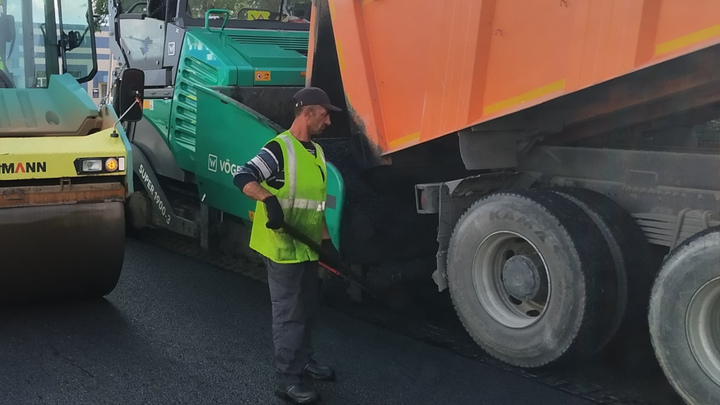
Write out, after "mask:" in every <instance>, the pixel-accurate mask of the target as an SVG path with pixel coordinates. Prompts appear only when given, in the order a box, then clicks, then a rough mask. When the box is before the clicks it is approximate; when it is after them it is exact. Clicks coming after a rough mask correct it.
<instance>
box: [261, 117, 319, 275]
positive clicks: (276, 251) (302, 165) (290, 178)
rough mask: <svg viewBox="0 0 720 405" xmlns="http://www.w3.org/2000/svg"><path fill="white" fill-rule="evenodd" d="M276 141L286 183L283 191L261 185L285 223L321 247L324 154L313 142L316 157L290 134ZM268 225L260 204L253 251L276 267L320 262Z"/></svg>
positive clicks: (303, 247)
mask: <svg viewBox="0 0 720 405" xmlns="http://www.w3.org/2000/svg"><path fill="white" fill-rule="evenodd" d="M274 140H276V141H278V143H279V144H280V148H281V149H282V153H283V162H284V168H285V183H284V184H283V186H282V187H281V188H280V189H274V188H272V187H269V186H268V185H267V184H266V183H265V182H263V183H262V184H261V185H262V186H263V187H264V188H265V189H266V190H268V191H269V192H270V193H272V194H273V195H275V196H276V197H277V198H278V200H279V201H280V206H282V209H283V214H284V216H285V222H286V223H288V224H290V225H292V226H293V227H295V228H296V229H297V230H299V231H300V232H302V233H304V234H305V235H307V236H308V237H309V238H310V239H311V240H313V241H315V242H317V243H318V244H320V243H321V242H322V229H323V219H324V217H325V198H326V196H327V168H326V165H325V155H324V153H323V150H322V148H321V147H320V145H318V144H317V143H315V142H313V144H314V145H315V150H316V152H315V154H316V156H313V155H312V154H311V153H310V152H308V151H307V149H305V147H304V146H303V145H302V143H300V141H298V140H297V139H296V138H295V137H294V136H292V134H290V131H285V132H283V133H281V134H280V135H278V136H277V137H275V138H274ZM321 171H322V173H321ZM267 221H268V216H267V211H266V210H265V204H264V203H263V202H260V201H259V202H258V203H257V205H256V208H255V216H254V219H253V225H252V233H251V235H250V248H251V249H253V250H255V251H256V252H258V253H260V254H261V255H263V256H265V257H267V258H269V259H270V260H272V261H274V262H276V263H300V262H305V261H315V260H318V258H319V257H318V254H317V253H316V252H314V251H313V250H312V249H310V247H308V246H307V245H305V244H303V243H301V242H299V241H297V240H295V239H294V238H293V237H292V236H290V235H288V234H287V233H285V232H284V231H283V230H282V229H279V230H273V229H268V228H267V227H266V226H265V224H266V223H267Z"/></svg>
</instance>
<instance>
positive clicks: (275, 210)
mask: <svg viewBox="0 0 720 405" xmlns="http://www.w3.org/2000/svg"><path fill="white" fill-rule="evenodd" d="M263 202H264V203H265V210H267V214H268V221H267V223H266V224H265V226H267V227H268V228H270V229H280V228H282V226H283V224H284V223H285V215H284V214H283V210H282V207H281V206H280V201H278V199H277V197H275V196H274V195H271V196H270V197H266V198H265V199H264V200H263Z"/></svg>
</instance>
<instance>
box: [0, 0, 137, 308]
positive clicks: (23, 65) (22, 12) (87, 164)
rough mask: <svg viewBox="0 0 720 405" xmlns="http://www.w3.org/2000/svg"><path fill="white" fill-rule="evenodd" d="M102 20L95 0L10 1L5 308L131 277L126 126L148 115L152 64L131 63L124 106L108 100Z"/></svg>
mask: <svg viewBox="0 0 720 405" xmlns="http://www.w3.org/2000/svg"><path fill="white" fill-rule="evenodd" d="M41 3H43V4H41ZM94 27H95V21H94V19H93V14H92V4H91V1H90V0H62V1H53V0H48V1H44V2H37V1H32V2H31V1H25V0H0V305H8V304H14V303H23V302H37V301H46V300H55V299H59V298H60V299H66V298H79V297H98V296H103V295H106V294H108V293H110V292H111V291H112V290H113V289H114V288H115V285H116V284H117V281H118V278H119V276H120V271H121V268H122V262H123V250H124V240H125V215H124V202H125V199H126V197H127V195H128V194H129V193H130V192H132V181H131V179H132V177H131V176H132V162H131V161H130V160H131V158H132V155H131V154H130V153H129V151H130V143H129V142H128V139H127V137H126V135H125V132H124V130H123V128H122V126H121V125H119V123H120V122H121V121H120V119H122V120H123V121H124V120H128V121H133V120H137V119H139V117H140V115H141V114H142V91H143V73H142V72H141V71H134V70H127V71H125V72H123V74H122V77H121V80H120V85H119V86H120V89H119V92H118V94H119V95H120V98H121V100H120V101H119V102H118V103H117V104H115V105H116V106H119V108H118V111H117V112H116V111H115V110H114V109H113V108H112V107H111V106H109V105H106V104H105V103H99V104H100V106H99V107H98V106H97V105H96V104H95V103H94V102H93V98H91V97H90V94H89V93H88V90H87V88H88V87H87V86H88V83H90V82H91V81H92V79H93V77H94V76H95V75H96V73H97V71H98V68H97V53H96V48H95V28H94ZM120 110H122V111H120ZM123 115H124V116H123Z"/></svg>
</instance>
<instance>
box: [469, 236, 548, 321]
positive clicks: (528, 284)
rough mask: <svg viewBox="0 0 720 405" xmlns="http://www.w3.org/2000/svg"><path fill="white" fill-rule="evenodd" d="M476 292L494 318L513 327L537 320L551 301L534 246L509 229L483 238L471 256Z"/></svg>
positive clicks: (540, 258)
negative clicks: (472, 258)
mask: <svg viewBox="0 0 720 405" xmlns="http://www.w3.org/2000/svg"><path fill="white" fill-rule="evenodd" d="M473 285H474V287H475V294H476V296H477V298H478V300H479V301H480V304H481V305H482V306H483V308H484V309H485V311H487V313H488V314H489V315H490V316H492V317H493V319H495V320H496V321H497V322H499V323H501V324H502V325H504V326H507V327H509V328H514V329H521V328H527V327H529V326H531V325H533V324H535V323H536V322H538V321H539V320H540V318H542V317H543V315H544V314H545V310H546V309H547V304H548V303H549V301H550V294H551V288H550V273H549V272H548V270H547V265H546V262H545V258H544V257H543V256H542V253H540V251H539V250H538V249H537V247H536V246H535V245H534V244H533V243H532V242H530V241H529V240H527V239H525V238H524V237H523V236H522V235H520V234H518V233H515V232H511V231H500V232H495V233H493V234H492V235H490V236H488V237H487V238H485V239H484V240H483V241H482V242H481V243H480V245H479V246H478V249H477V251H476V253H475V258H474V260H473Z"/></svg>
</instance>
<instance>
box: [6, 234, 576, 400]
mask: <svg viewBox="0 0 720 405" xmlns="http://www.w3.org/2000/svg"><path fill="white" fill-rule="evenodd" d="M98 265H99V266H101V265H102V264H98ZM270 323H271V319H270V299H269V294H268V289H267V285H266V284H264V283H261V282H258V281H255V280H252V279H249V278H247V277H244V276H241V275H239V274H236V273H232V272H228V271H225V270H221V269H218V268H216V267H213V266H211V265H208V264H205V263H201V262H198V261H195V260H192V259H188V258H186V257H183V256H181V255H178V254H176V253H172V252H169V251H165V250H162V249H160V248H157V247H154V246H151V245H148V244H145V243H143V242H139V241H137V240H133V239H130V240H128V242H127V246H126V256H125V265H124V269H123V274H122V276H121V278H120V281H119V283H118V286H117V288H116V289H115V291H113V292H112V293H111V294H109V295H108V296H107V297H106V298H105V299H100V300H93V301H84V302H74V303H62V304H53V305H36V306H32V307H19V308H18V307H15V308H5V309H2V310H0V330H2V332H1V333H0V353H2V354H1V355H0V370H2V371H1V372H0V404H12V405H15V404H93V405H95V404H163V405H164V404H283V403H285V402H284V401H282V400H280V399H278V398H276V397H275V396H274V395H273V393H272V390H273V383H274V380H273V378H274V376H273V365H272V343H271V329H270ZM315 343H316V350H317V355H316V358H317V360H318V361H321V362H324V363H328V364H331V365H332V366H333V367H335V369H336V371H337V374H338V380H337V381H336V382H324V383H316V384H315V385H316V386H317V387H318V389H319V390H320V392H321V395H322V402H321V403H323V404H338V405H349V404H372V405H375V404H412V405H423V404H488V405H489V404H553V405H556V404H557V405H560V404H568V405H569V404H588V403H590V402H588V401H585V400H583V399H580V398H577V397H573V396H571V395H569V394H567V393H565V392H563V391H560V390H556V389H553V388H550V387H548V386H546V385H543V384H540V383H538V382H536V381H532V380H529V379H524V378H522V377H520V376H517V375H514V374H511V373H507V372H505V371H501V370H498V369H497V368H494V367H492V366H488V365H485V364H481V363H479V362H476V361H472V360H470V359H467V358H463V357H461V356H458V355H456V354H453V353H451V352H449V351H447V350H445V349H442V348H438V347H434V346H431V345H429V344H426V343H423V342H419V341H416V340H412V339H410V338H408V337H405V336H402V335H399V334H395V333H392V332H390V331H388V330H385V329H382V328H380V327H377V326H373V325H370V324H367V323H364V322H362V321H359V320H356V319H353V318H349V317H348V316H346V315H344V314H342V313H339V312H337V311H334V310H332V309H328V308H323V309H322V310H321V312H320V318H319V321H318V325H317V329H316V334H315Z"/></svg>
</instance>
